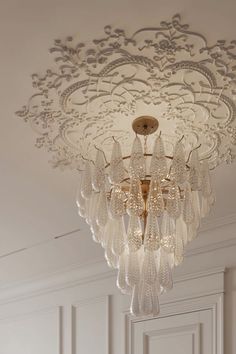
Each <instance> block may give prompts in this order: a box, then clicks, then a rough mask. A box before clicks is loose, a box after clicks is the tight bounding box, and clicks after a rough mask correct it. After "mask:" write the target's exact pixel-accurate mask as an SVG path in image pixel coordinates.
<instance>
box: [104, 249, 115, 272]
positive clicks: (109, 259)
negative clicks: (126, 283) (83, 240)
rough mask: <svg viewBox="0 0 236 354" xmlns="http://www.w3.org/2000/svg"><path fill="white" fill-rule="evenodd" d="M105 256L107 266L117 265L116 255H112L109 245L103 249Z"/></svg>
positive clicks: (113, 266)
mask: <svg viewBox="0 0 236 354" xmlns="http://www.w3.org/2000/svg"><path fill="white" fill-rule="evenodd" d="M105 258H106V260H107V264H108V266H109V267H111V268H115V269H116V268H117V267H118V257H117V256H116V255H114V253H113V252H112V250H111V249H110V247H107V248H106V249H105Z"/></svg>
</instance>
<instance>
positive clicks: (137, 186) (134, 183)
mask: <svg viewBox="0 0 236 354" xmlns="http://www.w3.org/2000/svg"><path fill="white" fill-rule="evenodd" d="M126 209H127V212H128V214H129V215H132V216H135V215H136V216H140V215H142V213H143V210H144V200H143V195H142V189H141V183H140V181H139V180H138V179H131V181H130V190H129V193H128V200H127V203H126Z"/></svg>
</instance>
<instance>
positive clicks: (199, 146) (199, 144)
mask: <svg viewBox="0 0 236 354" xmlns="http://www.w3.org/2000/svg"><path fill="white" fill-rule="evenodd" d="M201 146H202V144H199V145H198V146H197V147H195V148H194V149H192V150H191V151H190V152H189V154H188V158H187V161H186V164H187V163H188V162H189V159H190V156H191V154H192V152H193V151H195V150H197V149H199V148H200V147H201Z"/></svg>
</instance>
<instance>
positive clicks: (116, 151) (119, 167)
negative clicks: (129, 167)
mask: <svg viewBox="0 0 236 354" xmlns="http://www.w3.org/2000/svg"><path fill="white" fill-rule="evenodd" d="M124 176H125V168H124V162H123V159H122V153H121V146H120V143H119V142H118V141H115V142H114V144H113V148H112V153H111V161H110V167H109V181H110V182H111V183H112V184H119V183H120V182H122V181H123V179H124Z"/></svg>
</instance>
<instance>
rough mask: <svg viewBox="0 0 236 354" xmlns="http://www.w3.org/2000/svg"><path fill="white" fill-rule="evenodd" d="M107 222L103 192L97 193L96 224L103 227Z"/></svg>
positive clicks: (105, 197)
mask: <svg viewBox="0 0 236 354" xmlns="http://www.w3.org/2000/svg"><path fill="white" fill-rule="evenodd" d="M107 221H108V209H107V196H106V192H105V191H101V192H100V193H99V201H98V211H97V223H98V225H99V226H101V227H104V226H105V225H106V223H107Z"/></svg>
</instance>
